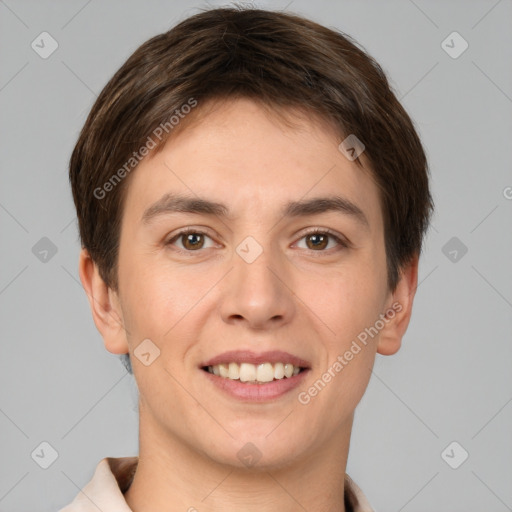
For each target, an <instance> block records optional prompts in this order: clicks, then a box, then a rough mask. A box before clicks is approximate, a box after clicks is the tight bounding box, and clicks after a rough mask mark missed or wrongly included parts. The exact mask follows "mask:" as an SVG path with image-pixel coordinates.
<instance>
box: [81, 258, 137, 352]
mask: <svg viewBox="0 0 512 512" xmlns="http://www.w3.org/2000/svg"><path fill="white" fill-rule="evenodd" d="M79 275H80V281H81V282H82V286H83V287H84V290H85V292H86V294H87V298H88V300H89V305H90V307H91V312H92V317H93V320H94V324H95V325H96V328H97V329H98V331H99V332H100V334H101V336H102V337H103V341H104V343H105V348H106V349H107V350H108V351H109V352H111V353H112V354H126V353H128V351H129V350H128V343H127V340H126V331H125V328H124V321H123V316H122V311H121V308H120V304H119V301H118V300H117V294H116V293H115V292H114V291H113V290H111V289H110V288H109V287H108V286H107V285H106V284H105V282H104V281H103V279H102V277H101V276H100V273H99V270H98V267H97V265H96V264H95V263H94V262H93V260H92V258H91V256H90V255H89V252H88V251H87V249H82V250H81V252H80V259H79Z"/></svg>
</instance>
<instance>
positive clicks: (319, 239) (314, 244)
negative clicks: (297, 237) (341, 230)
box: [301, 229, 349, 252]
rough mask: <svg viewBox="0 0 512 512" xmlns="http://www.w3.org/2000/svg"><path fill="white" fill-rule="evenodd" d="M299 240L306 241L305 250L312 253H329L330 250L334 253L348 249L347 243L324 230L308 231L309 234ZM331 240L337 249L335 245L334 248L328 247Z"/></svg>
mask: <svg viewBox="0 0 512 512" xmlns="http://www.w3.org/2000/svg"><path fill="white" fill-rule="evenodd" d="M301 240H306V249H309V250H310V251H312V252H331V250H330V249H331V248H333V249H334V251H336V250H337V249H338V250H339V249H342V248H348V247H349V245H348V243H347V242H345V241H344V240H343V239H342V238H341V237H339V236H337V235H336V234H334V233H332V232H331V231H329V230H326V229H323V230H322V229H315V230H313V231H310V232H309V233H306V234H305V235H304V236H303V237H302V238H301ZM331 240H334V241H335V242H336V244H337V246H338V247H336V244H335V245H334V247H328V245H329V242H330V241H331ZM326 249H327V250H326Z"/></svg>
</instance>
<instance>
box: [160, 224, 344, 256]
mask: <svg viewBox="0 0 512 512" xmlns="http://www.w3.org/2000/svg"><path fill="white" fill-rule="evenodd" d="M190 234H194V235H205V236H207V237H208V238H211V237H210V235H208V233H206V232H205V231H202V230H201V229H193V228H186V229H184V230H182V231H179V232H178V233H176V234H175V235H174V236H173V237H172V238H171V239H170V240H168V241H167V242H166V243H165V245H166V246H167V245H173V243H174V242H175V241H176V240H178V239H179V238H180V237H181V236H185V235H190ZM316 234H321V235H329V236H330V237H331V238H333V239H334V240H335V241H336V242H337V243H338V244H339V246H340V247H339V248H338V249H336V248H335V251H334V252H337V251H338V250H341V249H348V248H349V243H348V242H347V241H346V240H344V239H342V238H340V237H339V236H338V235H337V234H336V233H334V232H333V231H331V230H330V229H326V228H323V229H322V228H313V229H311V230H310V231H308V232H307V233H304V234H303V235H302V237H301V238H299V240H302V239H303V238H305V237H306V236H309V235H316ZM174 250H176V251H178V252H180V253H185V254H187V255H190V256H192V255H193V254H194V253H196V252H201V249H198V250H196V251H189V250H186V249H179V248H175V249H174ZM306 250H308V251H309V252H311V253H320V254H318V255H316V254H315V256H321V255H322V253H327V254H330V252H329V251H330V250H332V248H331V249H328V250H321V251H315V250H314V249H306Z"/></svg>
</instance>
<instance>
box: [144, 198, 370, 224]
mask: <svg viewBox="0 0 512 512" xmlns="http://www.w3.org/2000/svg"><path fill="white" fill-rule="evenodd" d="M330 211H335V212H339V213H342V214H344V215H348V216H350V217H352V218H354V219H355V220H356V221H357V222H358V223H359V224H361V225H362V226H364V227H366V228H369V227H370V224H369V222H368V219H367V218H366V215H365V214H364V212H363V211H362V210H361V208H359V206H357V205H356V204H354V203H353V202H352V201H350V200H349V199H347V198H346V197H342V196H338V195H332V196H327V197H315V198H312V199H302V200H299V201H289V202H287V203H285V205H284V206H283V207H282V209H281V215H282V217H288V218H296V217H306V216H308V215H319V214H321V213H326V212H330ZM172 213H195V214H200V215H201V214H202V215H214V216H218V217H222V218H225V219H232V218H233V216H232V215H230V212H229V208H228V207H227V206H226V205H225V204H222V203H218V202H215V201H210V200H208V199H203V198H200V197H191V196H185V195H181V194H172V193H168V194H164V195H163V196H162V197H161V198H160V199H159V200H158V201H156V202H155V203H153V204H152V205H151V206H149V207H148V208H147V209H146V210H145V211H144V213H143V215H142V222H143V223H144V224H148V223H149V222H150V221H151V220H152V219H154V218H155V217H158V216H160V215H165V214H172Z"/></svg>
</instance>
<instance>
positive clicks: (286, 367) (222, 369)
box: [208, 363, 300, 382]
mask: <svg viewBox="0 0 512 512" xmlns="http://www.w3.org/2000/svg"><path fill="white" fill-rule="evenodd" d="M208 371H209V372H210V373H213V374H214V375H217V376H219V377H226V378H228V379H232V380H237V379H240V381H241V382H270V381H272V380H274V379H282V378H283V377H291V376H292V375H297V374H298V373H299V372H300V367H299V366H293V364H289V363H287V364H284V363H274V364H272V363H262V364H258V365H255V364H251V363H242V364H238V363H229V364H216V365H215V366H208Z"/></svg>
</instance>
